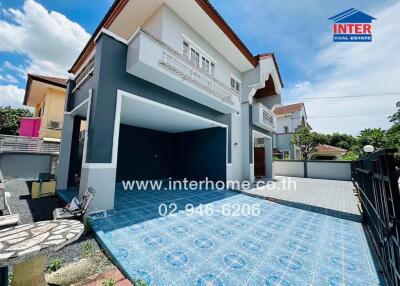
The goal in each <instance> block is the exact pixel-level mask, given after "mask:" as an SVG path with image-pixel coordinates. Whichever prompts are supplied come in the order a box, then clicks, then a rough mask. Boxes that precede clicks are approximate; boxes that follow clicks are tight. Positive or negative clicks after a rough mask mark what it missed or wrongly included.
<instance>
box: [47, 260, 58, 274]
mask: <svg viewBox="0 0 400 286" xmlns="http://www.w3.org/2000/svg"><path fill="white" fill-rule="evenodd" d="M61 266H62V260H61V259H60V258H54V259H53V260H51V261H50V264H49V266H48V267H47V272H48V273H51V272H55V271H57V270H58V269H60V268H61Z"/></svg>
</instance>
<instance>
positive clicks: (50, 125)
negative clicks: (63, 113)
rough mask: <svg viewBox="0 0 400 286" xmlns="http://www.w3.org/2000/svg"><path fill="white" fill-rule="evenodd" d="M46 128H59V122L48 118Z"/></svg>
mask: <svg viewBox="0 0 400 286" xmlns="http://www.w3.org/2000/svg"><path fill="white" fill-rule="evenodd" d="M47 128H50V129H61V122H59V121H53V120H49V122H48V123H47Z"/></svg>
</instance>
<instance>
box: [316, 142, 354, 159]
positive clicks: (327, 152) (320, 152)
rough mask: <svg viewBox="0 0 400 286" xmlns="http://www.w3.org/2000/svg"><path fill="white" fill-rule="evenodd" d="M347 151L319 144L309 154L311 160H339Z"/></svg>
mask: <svg viewBox="0 0 400 286" xmlns="http://www.w3.org/2000/svg"><path fill="white" fill-rule="evenodd" d="M346 153H347V150H346V149H342V148H339V147H335V146H331V145H327V144H321V145H318V147H317V150H316V151H315V152H314V153H313V154H312V155H311V160H340V159H342V157H343V155H345V154H346Z"/></svg>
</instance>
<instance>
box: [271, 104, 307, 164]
mask: <svg viewBox="0 0 400 286" xmlns="http://www.w3.org/2000/svg"><path fill="white" fill-rule="evenodd" d="M273 112H274V114H275V116H276V119H277V127H276V134H275V136H274V150H275V156H277V157H279V158H280V159H292V160H296V159H301V155H300V150H299V148H298V147H297V146H295V145H294V144H292V143H291V141H292V136H293V133H294V132H295V131H296V130H297V129H298V128H299V127H302V126H304V127H307V128H309V129H311V127H310V125H309V124H308V122H307V113H306V109H305V105H304V103H294V104H289V105H277V106H274V108H273Z"/></svg>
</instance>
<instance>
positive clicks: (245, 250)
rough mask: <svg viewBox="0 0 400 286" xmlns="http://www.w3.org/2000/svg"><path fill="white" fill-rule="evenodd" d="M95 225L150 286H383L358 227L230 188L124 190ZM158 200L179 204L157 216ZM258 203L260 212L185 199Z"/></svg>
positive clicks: (129, 270) (127, 268) (126, 266)
mask: <svg viewBox="0 0 400 286" xmlns="http://www.w3.org/2000/svg"><path fill="white" fill-rule="evenodd" d="M115 201H116V203H115V205H116V208H115V211H113V212H112V213H111V212H110V213H111V215H109V216H107V217H96V219H95V220H93V224H92V226H93V229H94V231H95V232H96V235H97V237H98V239H100V240H101V242H102V244H103V245H105V246H106V247H107V249H108V250H109V252H110V253H111V255H112V257H113V258H114V259H116V260H117V262H118V264H119V266H121V267H122V270H123V271H124V272H125V273H126V274H127V275H128V277H129V278H130V279H131V280H133V279H134V278H138V277H140V278H141V279H142V280H144V281H145V282H147V283H148V285H171V286H172V285H173V286H180V285H190V286H193V285H196V286H197V285H198V286H201V285H235V286H236V285H281V286H284V285H291V286H293V285H301V286H306V285H318V286H319V285H341V284H343V283H344V285H368V286H369V285H384V284H381V283H380V281H379V276H378V274H377V271H376V269H375V265H374V262H373V259H372V256H371V252H370V249H369V246H368V244H367V240H366V238H365V234H364V230H363V228H362V225H361V224H359V223H356V222H352V221H345V220H343V219H339V218H334V217H330V216H325V215H322V214H317V213H312V212H309V211H305V210H300V209H295V208H291V207H288V206H283V205H278V204H274V203H271V202H268V201H263V200H260V199H257V198H253V197H248V196H245V195H242V194H237V193H233V192H229V191H225V192H217V191H215V192H214V191H201V190H198V191H132V192H127V191H121V190H120V189H118V188H117V192H116V200H115ZM161 203H165V204H171V203H176V205H177V206H178V209H179V210H178V211H177V212H176V213H175V214H174V215H168V216H164V217H163V216H160V214H159V212H158V207H159V205H160V204H161ZM186 204H192V205H194V206H198V205H200V204H202V205H203V206H207V204H208V206H211V205H212V206H213V207H214V210H222V207H223V206H224V205H225V204H237V205H243V204H250V205H252V204H259V206H260V214H259V215H258V216H254V215H253V216H224V215H222V214H221V212H218V211H217V212H215V213H213V214H211V215H205V214H200V213H198V212H193V213H192V214H190V215H189V213H188V212H185V205H186Z"/></svg>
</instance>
